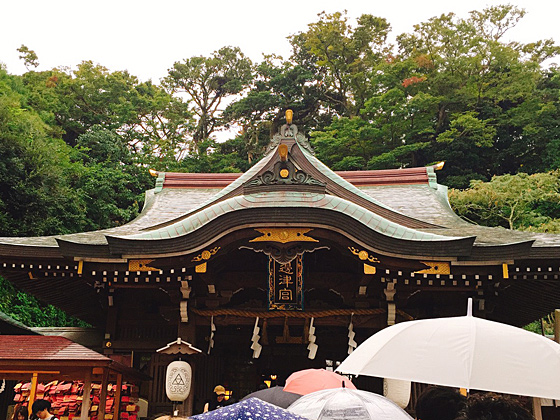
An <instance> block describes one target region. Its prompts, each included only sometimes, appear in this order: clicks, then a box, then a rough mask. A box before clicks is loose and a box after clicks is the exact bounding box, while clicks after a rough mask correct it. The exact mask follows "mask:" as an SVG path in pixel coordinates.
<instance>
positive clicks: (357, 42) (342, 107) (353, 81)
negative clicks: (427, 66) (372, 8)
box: [290, 12, 391, 117]
mask: <svg viewBox="0 0 560 420" xmlns="http://www.w3.org/2000/svg"><path fill="white" fill-rule="evenodd" d="M390 29H391V27H390V25H389V23H388V22H387V21H386V20H385V19H383V18H379V17H375V16H372V15H368V14H364V15H362V16H360V17H359V18H358V20H357V25H356V27H355V28H353V27H352V25H350V24H349V22H348V18H347V16H346V12H344V13H341V12H336V13H332V14H327V13H325V12H323V13H320V14H319V20H318V21H317V22H314V23H311V24H309V25H308V30H307V31H306V32H300V33H298V34H296V35H293V36H291V37H290V43H291V45H292V49H293V54H292V57H291V59H292V61H293V62H295V63H297V64H298V65H300V66H302V67H303V68H304V69H306V70H309V71H311V72H312V73H313V74H314V75H315V79H316V80H315V84H316V85H317V86H318V87H320V88H321V90H322V94H323V96H324V98H325V100H326V104H325V105H324V106H325V108H327V109H328V108H331V109H332V110H335V112H336V113H338V114H339V115H341V116H346V117H352V116H355V115H357V114H358V111H359V109H360V108H361V107H362V106H363V104H364V102H365V100H366V98H367V96H366V94H367V91H368V89H367V87H368V86H367V85H368V82H369V79H368V77H369V75H370V73H371V71H372V70H373V69H374V68H375V66H376V64H378V63H379V62H380V61H381V60H383V59H384V58H385V56H386V55H387V54H388V52H389V50H390V46H389V45H388V44H387V36H388V34H389V31H390Z"/></svg>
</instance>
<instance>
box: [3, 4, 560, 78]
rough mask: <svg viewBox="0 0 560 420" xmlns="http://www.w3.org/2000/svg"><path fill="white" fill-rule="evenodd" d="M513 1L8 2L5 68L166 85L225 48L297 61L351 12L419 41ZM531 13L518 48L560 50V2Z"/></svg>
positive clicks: (518, 35) (518, 34)
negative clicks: (313, 34) (189, 61)
mask: <svg viewBox="0 0 560 420" xmlns="http://www.w3.org/2000/svg"><path fill="white" fill-rule="evenodd" d="M505 3H507V2H506V1H488V0H486V1H479V0H469V1H458V0H451V1H441V0H415V1H410V0H401V1H396V0H382V1H381V0H369V1H368V0H345V1H341V0H339V1H332V0H299V1H292V0H286V1H281V0H275V1H267V0H260V1H259V0H239V1H234V0H229V1H224V0H195V1H192V0H182V1H180V0H153V1H150V2H147V1H143V0H135V1H131V0H96V1H88V0H82V1H79V0H57V1H51V2H49V1H45V0H6V1H4V2H3V4H2V6H1V8H0V13H1V15H0V16H1V19H0V62H3V63H4V64H5V65H6V66H7V68H8V71H9V72H10V73H12V74H21V73H23V72H25V67H24V66H23V63H22V61H21V60H20V59H19V58H18V56H19V53H18V52H17V51H16V50H17V48H19V47H20V46H21V45H22V44H25V45H26V46H28V47H29V48H30V49H32V50H34V51H35V52H36V53H37V55H38V56H39V62H40V66H39V68H38V70H48V69H51V68H53V67H58V66H69V67H72V68H75V66H76V64H78V63H80V62H81V61H83V60H92V61H93V62H95V63H98V64H102V65H104V66H105V67H107V68H109V69H110V70H112V71H115V70H125V69H127V70H129V72H130V73H132V74H134V75H136V76H138V77H140V79H142V80H147V79H152V80H153V81H154V82H158V81H159V79H160V78H161V77H163V76H165V74H166V73H167V69H168V68H169V67H171V65H172V64H173V63H174V62H175V61H180V60H182V59H184V58H188V57H192V56H195V55H204V56H208V55H210V54H211V53H212V52H213V51H215V50H217V49H219V48H220V47H222V46H226V45H231V46H238V47H240V48H241V50H242V51H243V52H244V53H245V54H246V55H248V56H249V57H250V58H251V59H252V60H254V61H260V60H261V58H262V53H267V54H269V53H276V54H280V55H283V56H284V57H285V58H287V57H288V56H289V53H290V46H289V43H288V41H287V39H286V37H288V36H289V35H291V34H295V33H297V32H300V31H305V30H306V29H307V25H308V24H309V23H312V22H315V21H317V13H319V12H321V11H323V10H324V11H327V12H335V11H342V10H343V9H346V10H348V16H349V17H350V18H352V19H355V18H357V17H358V16H360V15H361V14H363V13H369V14H372V15H375V16H381V17H384V18H386V19H387V20H388V21H389V22H390V23H391V26H392V28H393V32H392V33H393V36H395V35H397V34H400V33H402V32H410V31H411V30H412V27H413V25H414V24H416V23H419V22H422V21H426V20H427V19H429V18H430V17H432V16H436V15H440V14H442V13H448V12H454V13H456V14H458V15H459V16H462V17H466V16H467V14H468V11H470V10H473V9H478V10H482V9H483V8H484V7H485V6H487V5H497V4H505ZM511 4H515V5H516V6H519V7H521V8H524V9H525V10H526V11H527V12H528V13H527V15H526V16H525V18H524V19H523V20H522V21H521V23H520V24H519V25H518V26H517V27H516V28H515V29H514V30H513V31H512V32H510V35H509V36H510V38H512V39H514V40H516V41H521V42H531V41H535V40H538V39H544V38H553V39H554V40H555V41H556V42H557V43H560V24H558V20H559V18H560V1H558V0H517V1H515V2H513V1H512V2H511Z"/></svg>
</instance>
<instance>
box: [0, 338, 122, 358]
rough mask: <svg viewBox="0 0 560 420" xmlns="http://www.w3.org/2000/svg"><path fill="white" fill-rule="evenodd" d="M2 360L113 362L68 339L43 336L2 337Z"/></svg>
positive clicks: (0, 347) (0, 345) (0, 356)
mask: <svg viewBox="0 0 560 420" xmlns="http://www.w3.org/2000/svg"><path fill="white" fill-rule="evenodd" d="M0 360H4V361H6V360H18V361H21V360H48V361H91V362H94V361H98V362H111V359H109V358H108V357H106V356H104V355H102V354H100V353H97V352H95V351H93V350H90V349H88V348H87V347H84V346H82V345H80V344H77V343H74V342H73V341H70V340H68V339H67V338H64V337H59V336H42V335H0Z"/></svg>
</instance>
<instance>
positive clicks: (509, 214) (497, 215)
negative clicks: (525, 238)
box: [449, 171, 560, 232]
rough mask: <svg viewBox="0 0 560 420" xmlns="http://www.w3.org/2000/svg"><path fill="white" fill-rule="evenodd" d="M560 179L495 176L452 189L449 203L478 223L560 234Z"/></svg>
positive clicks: (551, 174) (559, 175) (552, 175)
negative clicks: (487, 180)
mask: <svg viewBox="0 0 560 420" xmlns="http://www.w3.org/2000/svg"><path fill="white" fill-rule="evenodd" d="M559 180H560V172H559V171H552V172H547V173H537V174H533V175H527V174H524V173H520V174H516V175H509V174H508V175H501V176H494V177H492V180H491V181H489V182H483V181H478V180H475V181H472V182H471V187H470V188H468V189H466V190H464V191H461V190H450V192H449V200H450V203H451V205H452V207H453V209H454V210H455V211H456V212H457V214H459V215H460V216H461V217H463V218H465V219H467V220H469V221H471V222H474V223H477V224H482V225H486V226H503V227H506V228H508V229H519V230H533V231H541V232H543V231H544V232H560V191H559V185H560V184H559Z"/></svg>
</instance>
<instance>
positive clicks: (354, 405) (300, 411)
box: [288, 388, 412, 420]
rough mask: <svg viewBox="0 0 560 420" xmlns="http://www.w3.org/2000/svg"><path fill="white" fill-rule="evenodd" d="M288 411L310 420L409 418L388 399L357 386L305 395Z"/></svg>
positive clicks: (387, 419)
mask: <svg viewBox="0 0 560 420" xmlns="http://www.w3.org/2000/svg"><path fill="white" fill-rule="evenodd" d="M288 411H291V412H292V413H295V414H297V415H299V416H301V417H305V418H308V419H309V420H412V417H410V416H409V415H408V414H407V413H406V411H404V410H403V409H402V408H400V407H399V406H398V405H396V404H395V403H394V402H393V401H391V400H388V399H387V398H385V397H383V396H381V395H378V394H374V393H372V392H367V391H360V390H357V389H348V388H335V389H324V390H321V391H316V392H313V393H311V394H307V395H304V396H303V397H301V398H300V399H299V400H297V401H296V402H295V403H293V404H292V405H290V406H289V407H288Z"/></svg>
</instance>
